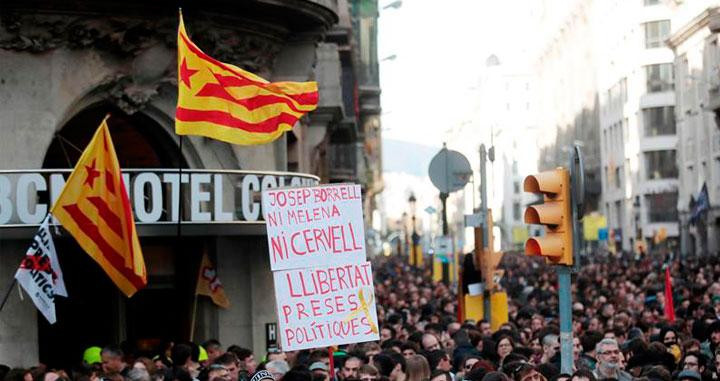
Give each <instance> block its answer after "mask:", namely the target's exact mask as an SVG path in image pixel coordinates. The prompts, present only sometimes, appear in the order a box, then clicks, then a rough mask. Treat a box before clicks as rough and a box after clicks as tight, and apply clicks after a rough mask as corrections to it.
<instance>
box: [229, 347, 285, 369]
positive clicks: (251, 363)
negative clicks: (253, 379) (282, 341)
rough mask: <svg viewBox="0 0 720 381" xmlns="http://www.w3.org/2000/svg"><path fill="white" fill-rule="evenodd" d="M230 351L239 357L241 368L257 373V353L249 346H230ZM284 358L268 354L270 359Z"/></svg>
mask: <svg viewBox="0 0 720 381" xmlns="http://www.w3.org/2000/svg"><path fill="white" fill-rule="evenodd" d="M228 352H232V353H234V354H235V356H236V357H237V361H238V367H239V368H240V370H244V371H246V372H248V373H249V374H253V373H255V370H256V369H257V362H256V361H255V355H254V354H253V351H252V350H250V349H247V348H243V347H239V346H237V345H232V346H230V348H228ZM274 360H284V358H278V357H277V356H272V357H271V356H270V355H268V361H274Z"/></svg>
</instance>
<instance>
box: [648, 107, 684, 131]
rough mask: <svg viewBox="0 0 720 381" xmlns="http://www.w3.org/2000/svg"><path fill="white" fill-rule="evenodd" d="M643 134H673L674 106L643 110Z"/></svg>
mask: <svg viewBox="0 0 720 381" xmlns="http://www.w3.org/2000/svg"><path fill="white" fill-rule="evenodd" d="M643 124H644V125H645V136H660V135H675V133H676V132H675V131H676V130H675V107H673V106H666V107H652V108H646V109H644V110H643Z"/></svg>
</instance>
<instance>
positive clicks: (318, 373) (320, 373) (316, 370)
mask: <svg viewBox="0 0 720 381" xmlns="http://www.w3.org/2000/svg"><path fill="white" fill-rule="evenodd" d="M309 369H310V371H311V372H312V374H313V380H316V379H317V378H316V377H318V378H319V377H322V379H323V381H330V372H329V369H328V366H327V365H325V363H324V362H321V361H316V362H314V363H312V364H310V368H309Z"/></svg>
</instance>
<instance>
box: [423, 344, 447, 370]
mask: <svg viewBox="0 0 720 381" xmlns="http://www.w3.org/2000/svg"><path fill="white" fill-rule="evenodd" d="M425 357H427V359H428V364H430V370H431V371H434V370H435V368H437V366H438V364H440V360H442V359H443V358H445V357H450V356H449V355H448V354H447V352H445V351H444V350H442V349H436V350H434V351H430V352H428V353H426V354H425Z"/></svg>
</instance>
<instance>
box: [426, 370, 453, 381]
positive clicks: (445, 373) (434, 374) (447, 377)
mask: <svg viewBox="0 0 720 381" xmlns="http://www.w3.org/2000/svg"><path fill="white" fill-rule="evenodd" d="M439 376H445V381H452V376H451V375H450V372H448V371H445V370H440V369H435V370H434V371H433V372H432V373H430V379H431V380H432V379H433V378H435V377H439Z"/></svg>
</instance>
